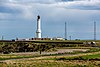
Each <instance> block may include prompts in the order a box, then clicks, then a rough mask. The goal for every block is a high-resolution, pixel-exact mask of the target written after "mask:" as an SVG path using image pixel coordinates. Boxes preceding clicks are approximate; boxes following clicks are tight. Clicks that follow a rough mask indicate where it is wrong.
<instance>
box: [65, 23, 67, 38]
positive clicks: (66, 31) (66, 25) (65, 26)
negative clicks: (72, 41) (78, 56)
mask: <svg viewBox="0 0 100 67" xmlns="http://www.w3.org/2000/svg"><path fill="white" fill-rule="evenodd" d="M65 40H67V23H66V22H65Z"/></svg>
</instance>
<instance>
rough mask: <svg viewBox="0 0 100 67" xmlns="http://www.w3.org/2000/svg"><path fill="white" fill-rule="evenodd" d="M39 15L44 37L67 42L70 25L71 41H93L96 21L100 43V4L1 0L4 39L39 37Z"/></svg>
mask: <svg viewBox="0 0 100 67" xmlns="http://www.w3.org/2000/svg"><path fill="white" fill-rule="evenodd" d="M37 15H40V16H41V23H42V37H51V38H52V37H63V38H64V24H65V22H67V24H68V25H67V26H68V27H67V28H68V35H67V36H68V39H69V36H72V39H93V23H94V21H96V22H97V39H100V38H99V37H100V31H99V29H100V26H99V25H100V0H0V39H1V37H2V36H4V38H5V39H15V38H16V37H17V38H32V37H35V35H36V33H35V32H36V22H37Z"/></svg>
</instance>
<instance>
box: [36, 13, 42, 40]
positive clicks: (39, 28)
mask: <svg viewBox="0 0 100 67" xmlns="http://www.w3.org/2000/svg"><path fill="white" fill-rule="evenodd" d="M40 22H41V20H40V16H39V15H38V16H37V30H36V37H37V38H41V23H40Z"/></svg>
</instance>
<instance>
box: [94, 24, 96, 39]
mask: <svg viewBox="0 0 100 67" xmlns="http://www.w3.org/2000/svg"><path fill="white" fill-rule="evenodd" d="M94 40H96V22H94Z"/></svg>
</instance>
